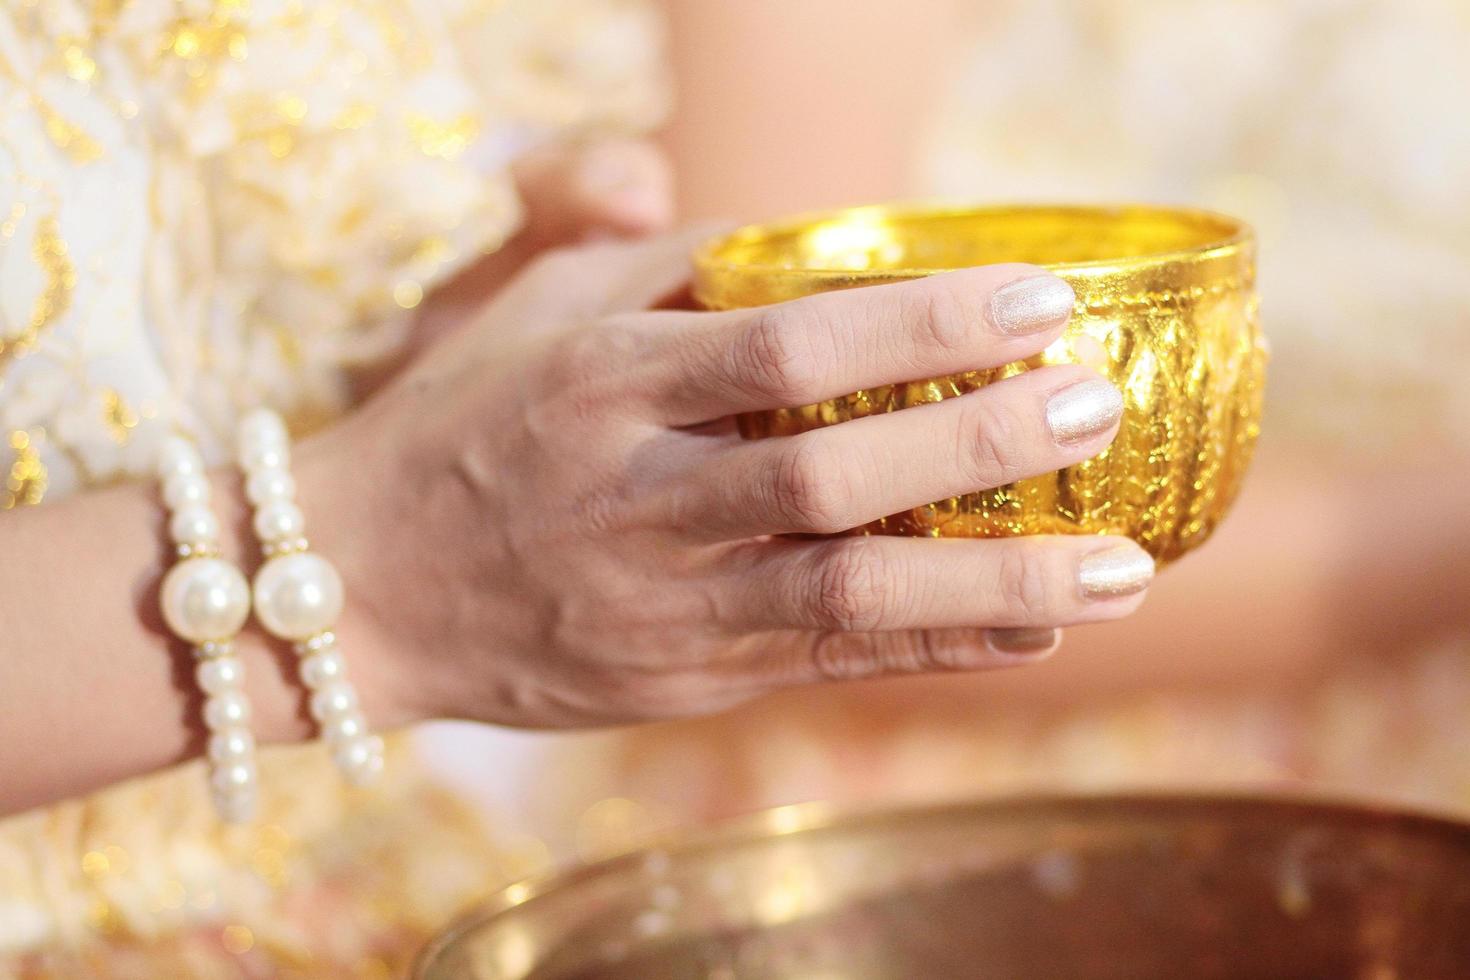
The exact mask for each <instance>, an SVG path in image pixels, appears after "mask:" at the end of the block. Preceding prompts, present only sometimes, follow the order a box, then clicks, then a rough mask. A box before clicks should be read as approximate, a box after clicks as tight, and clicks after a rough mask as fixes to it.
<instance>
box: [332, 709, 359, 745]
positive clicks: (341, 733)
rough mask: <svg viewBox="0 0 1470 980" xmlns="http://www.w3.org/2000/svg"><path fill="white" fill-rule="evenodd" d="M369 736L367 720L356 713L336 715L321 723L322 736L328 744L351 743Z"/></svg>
mask: <svg viewBox="0 0 1470 980" xmlns="http://www.w3.org/2000/svg"><path fill="white" fill-rule="evenodd" d="M366 734H367V720H366V719H364V718H363V716H362V715H361V714H359V713H358V712H356V711H349V712H347V713H346V714H340V715H335V716H332V717H329V718H326V719H325V720H323V721H322V722H321V736H322V738H323V739H325V740H326V741H327V743H328V744H331V745H337V744H339V743H341V742H350V741H352V740H353V739H355V738H361V737H362V736H363V735H366Z"/></svg>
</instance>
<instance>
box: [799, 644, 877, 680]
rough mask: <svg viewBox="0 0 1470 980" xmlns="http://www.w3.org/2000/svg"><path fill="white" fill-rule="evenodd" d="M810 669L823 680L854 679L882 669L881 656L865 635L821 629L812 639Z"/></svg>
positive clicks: (862, 677)
mask: <svg viewBox="0 0 1470 980" xmlns="http://www.w3.org/2000/svg"><path fill="white" fill-rule="evenodd" d="M811 662H812V673H813V674H815V675H816V677H817V679H818V680H823V681H856V680H862V679H864V678H867V677H874V676H876V675H878V674H880V673H882V670H883V658H882V656H881V655H880V654H879V651H878V649H877V646H876V644H875V643H874V642H873V641H872V640H871V639H869V638H867V637H862V638H859V637H854V636H846V635H843V634H841V633H824V634H822V635H820V636H818V637H816V638H815V639H814V640H813V641H812V648H811Z"/></svg>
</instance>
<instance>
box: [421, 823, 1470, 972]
mask: <svg viewBox="0 0 1470 980" xmlns="http://www.w3.org/2000/svg"><path fill="white" fill-rule="evenodd" d="M1467 917H1470V826H1467V825H1465V824H1464V823H1460V822H1456V821H1452V820H1448V819H1443V818H1438V817H1432V816H1427V815H1416V814H1410V813H1400V812H1395V811H1389V810H1379V809H1371V808H1366V807H1357V806H1347V805H1339V804H1330V803H1326V802H1313V801H1307V800H1291V799H1284V798H1270V797H1229V796H1213V797H1212V796H1200V795H1176V796H1111V797H1056V798H1039V799H1038V798H1031V799H1017V800H1010V801H993V802H988V803H973V804H956V805H948V806H938V807H927V808H916V809H906V810H895V811H890V812H886V813H871V814H848V815H846V816H834V815H833V814H831V813H829V812H828V811H827V810H826V809H824V808H823V807H820V806H812V805H807V806H799V807H787V808H783V809H779V810H773V811H770V812H768V813H765V814H760V815H758V816H756V817H754V818H750V819H747V820H745V821H742V822H738V823H735V824H732V825H730V826H728V827H725V828H723V829H717V830H714V831H710V832H706V833H704V834H703V835H700V836H696V837H693V838H686V839H684V840H683V841H680V842H677V843H674V844H672V845H669V846H663V847H654V848H651V849H648V850H645V851H641V852H638V853H635V854H630V855H627V856H624V857H621V858H615V859H613V860H612V861H610V862H606V863H604V864H600V865H594V866H592V867H589V868H583V869H580V870H576V871H572V872H570V873H567V874H564V875H562V876H560V877H555V878H550V879H546V880H542V881H539V882H531V883H526V884H519V885H515V886H513V887H511V888H509V889H507V890H506V891H505V892H503V893H502V894H500V895H499V896H497V897H496V898H494V899H492V900H491V901H490V902H489V903H488V904H486V905H485V906H484V907H482V908H481V909H479V910H478V911H476V912H474V913H472V914H471V915H470V916H468V917H467V918H465V919H464V920H462V921H461V922H460V923H459V924H458V925H456V926H454V927H453V928H451V929H450V930H449V931H447V932H446V933H444V934H443V935H442V936H441V937H439V938H438V939H437V940H435V941H434V942H433V943H431V944H430V946H429V947H428V948H427V949H426V950H425V951H424V952H423V954H422V955H421V956H420V959H419V963H418V968H417V972H416V974H415V976H417V977H418V978H419V980H449V978H451V977H452V978H455V980H594V978H595V980H675V978H685V977H699V978H703V980H708V978H722V980H747V978H760V980H778V978H791V980H797V978H802V980H812V978H829V977H830V978H835V977H841V978H844V980H914V978H925V980H947V978H962V977H981V976H983V977H1007V978H1012V980H1032V978H1035V980H1042V978H1046V980H1050V978H1053V977H1069V978H1074V980H1153V978H1165V977H1167V978H1174V977H1195V978H1216V977H1220V978H1224V977H1232V978H1239V977H1260V978H1266V977H1385V978H1386V977H1423V978H1430V977H1436V978H1437V977H1443V978H1449V977H1466V976H1470V930H1467V929H1466V928H1465V925H1464V924H1465V922H1466V921H1467Z"/></svg>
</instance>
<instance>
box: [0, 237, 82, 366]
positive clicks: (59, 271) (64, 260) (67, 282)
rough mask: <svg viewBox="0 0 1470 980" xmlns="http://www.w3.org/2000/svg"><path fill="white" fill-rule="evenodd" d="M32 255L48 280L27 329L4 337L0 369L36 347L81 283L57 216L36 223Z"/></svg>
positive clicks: (65, 307)
mask: <svg viewBox="0 0 1470 980" xmlns="http://www.w3.org/2000/svg"><path fill="white" fill-rule="evenodd" d="M31 255H32V257H33V258H35V260H36V264H37V265H39V266H40V267H41V270H42V271H43V272H44V273H45V275H46V282H45V285H43V286H42V287H41V293H40V295H39V296H37V297H36V304H35V306H34V307H33V308H32V310H31V320H30V323H28V324H26V328H25V330H24V331H22V332H21V334H20V336H18V337H11V338H8V339H5V338H0V371H3V370H4V369H5V367H6V365H8V364H9V363H10V362H11V361H12V360H14V359H15V358H17V357H19V356H20V355H22V354H24V353H25V352H26V351H28V350H30V349H31V348H32V347H34V346H35V345H36V341H37V340H39V339H40V336H41V334H42V333H43V332H45V330H46V329H47V328H48V327H50V326H51V325H52V324H53V323H55V322H56V320H57V318H59V317H60V316H61V315H62V314H63V313H65V312H66V311H67V309H68V308H69V307H70V306H71V294H72V290H73V289H74V288H75V287H76V284H77V272H76V268H75V267H74V266H73V265H72V262H71V259H70V257H68V255H67V252H66V242H65V241H64V240H63V239H62V237H61V230H60V224H59V222H57V220H56V218H55V216H53V215H47V216H46V217H44V218H42V219H40V220H39V221H37V222H36V237H35V240H34V241H33V242H32V244H31Z"/></svg>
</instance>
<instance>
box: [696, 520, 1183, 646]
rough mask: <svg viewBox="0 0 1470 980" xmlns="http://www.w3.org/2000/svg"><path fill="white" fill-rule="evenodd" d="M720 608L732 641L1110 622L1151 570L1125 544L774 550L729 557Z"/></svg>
mask: <svg viewBox="0 0 1470 980" xmlns="http://www.w3.org/2000/svg"><path fill="white" fill-rule="evenodd" d="M729 561H730V562H731V563H732V568H731V570H730V578H729V583H730V584H729V585H728V588H727V590H726V595H725V598H724V602H723V604H722V605H721V609H722V610H723V613H724V616H725V617H726V619H727V620H728V624H727V625H728V626H729V628H732V629H736V630H747V631H749V630H762V629H813V630H836V631H839V632H848V633H869V632H885V631H891V630H915V629H944V628H951V627H988V628H997V627H999V628H1008V629H1014V628H1037V627H1056V626H1072V625H1076V624H1080V623H1091V622H1099V621H1103V620H1110V619H1118V618H1120V617H1122V616H1126V615H1128V614H1129V613H1131V612H1132V611H1133V610H1134V609H1136V608H1137V607H1138V605H1139V604H1140V603H1141V602H1142V601H1143V594H1144V592H1145V591H1146V590H1147V588H1148V585H1149V583H1150V582H1151V581H1152V579H1153V571H1154V563H1153V559H1152V558H1150V557H1149V556H1148V553H1147V552H1145V551H1144V550H1143V549H1142V548H1140V547H1138V545H1136V544H1134V543H1133V542H1132V541H1129V540H1128V539H1126V538H1119V537H1100V536H1078V537H1068V536H1062V535H1053V536H1038V537H1023V538H1000V539H993V540H961V539H953V538H951V539H940V540H934V539H927V538H898V537H892V538H890V537H849V538H838V539H833V540H828V541H791V540H778V541H768V542H761V543H759V544H752V545H751V546H749V547H747V548H744V549H741V551H740V552H737V553H736V554H735V555H732V556H731V558H730V559H729Z"/></svg>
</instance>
